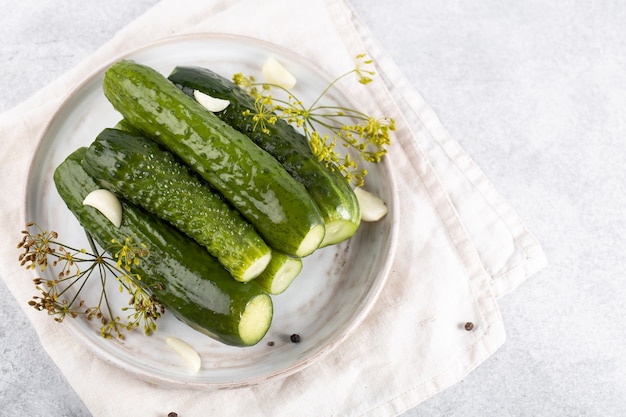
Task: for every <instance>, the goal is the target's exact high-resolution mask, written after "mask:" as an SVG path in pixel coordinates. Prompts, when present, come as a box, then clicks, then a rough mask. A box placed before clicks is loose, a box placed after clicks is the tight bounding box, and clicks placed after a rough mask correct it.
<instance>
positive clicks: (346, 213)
mask: <svg viewBox="0 0 626 417" xmlns="http://www.w3.org/2000/svg"><path fill="white" fill-rule="evenodd" d="M168 78H169V79H170V81H172V82H173V83H174V84H176V85H178V86H179V88H182V90H183V91H184V92H185V93H187V94H188V95H190V96H193V91H194V90H198V91H200V92H202V93H205V94H208V95H209V96H211V97H215V98H220V99H224V100H228V101H230V104H229V106H228V107H226V109H224V110H223V111H221V112H216V113H215V114H216V116H218V117H219V118H220V119H222V120H223V121H225V122H226V123H228V124H229V125H231V126H232V127H234V128H235V129H237V130H239V131H240V132H242V133H245V134H246V135H248V136H249V137H250V138H251V139H252V140H253V141H254V142H255V143H256V144H257V145H259V146H260V147H261V148H263V149H265V150H266V151H267V152H269V153H270V154H272V155H273V156H274V157H275V158H276V159H278V160H279V161H280V163H281V164H283V166H284V167H285V169H286V170H287V171H288V172H289V173H290V174H291V175H292V176H293V177H294V178H295V179H296V180H298V181H299V182H300V183H301V184H303V185H304V186H305V188H306V189H307V191H308V192H309V194H310V195H311V197H312V198H313V200H314V201H315V203H316V204H317V206H318V207H319V208H320V211H321V213H322V217H323V218H324V223H325V226H326V236H325V237H324V241H323V242H322V244H321V245H320V246H322V247H323V246H327V245H331V244H335V243H339V242H341V241H343V240H346V239H348V238H349V237H351V236H352V235H353V234H354V233H355V232H356V230H357V228H358V227H359V223H360V220H361V216H360V209H359V204H358V201H357V199H356V196H355V195H354V192H353V191H352V187H351V186H350V183H349V182H348V181H347V180H346V179H345V178H344V177H343V175H342V174H341V173H340V172H339V171H338V170H330V169H328V168H327V167H326V166H324V164H323V163H322V162H320V161H319V160H318V159H317V157H316V156H315V155H313V153H312V152H311V149H310V147H309V144H308V140H307V138H306V137H305V136H304V135H302V134H301V133H299V132H298V131H297V130H295V129H294V128H293V126H291V125H290V124H289V123H287V122H286V121H285V120H282V119H278V120H277V121H276V123H275V124H273V125H272V124H267V125H266V127H267V129H268V130H269V134H267V133H263V132H262V131H261V129H255V128H254V123H253V122H252V120H251V118H250V116H244V115H243V113H244V111H246V110H248V111H250V112H251V113H252V114H254V113H255V112H256V110H255V106H254V104H255V103H254V101H255V100H254V98H253V97H252V96H250V95H249V94H248V93H247V92H245V91H243V90H242V89H241V88H239V86H237V85H236V84H235V83H233V82H231V81H229V80H228V79H226V78H224V77H222V76H220V75H219V74H216V73H215V72H213V71H211V70H209V69H206V68H198V67H176V68H175V69H174V71H173V72H172V73H171V74H170V75H169V77H168Z"/></svg>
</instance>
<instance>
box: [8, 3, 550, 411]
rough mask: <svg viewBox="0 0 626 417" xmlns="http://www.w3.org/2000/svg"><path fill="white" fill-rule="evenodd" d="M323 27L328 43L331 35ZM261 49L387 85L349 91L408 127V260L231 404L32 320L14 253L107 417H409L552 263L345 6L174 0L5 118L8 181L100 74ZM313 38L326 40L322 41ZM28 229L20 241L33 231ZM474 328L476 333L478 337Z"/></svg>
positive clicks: (76, 375) (404, 208) (402, 238)
mask: <svg viewBox="0 0 626 417" xmlns="http://www.w3.org/2000/svg"><path fill="white" fill-rule="evenodd" d="M320 27H321V28H323V30H320V29H319V28H320ZM204 32H211V33H228V34H239V35H246V36H252V37H255V38H259V39H262V40H266V41H270V42H273V43H275V44H278V45H281V46H283V47H286V48H289V49H291V50H294V51H296V52H297V53H299V54H301V55H303V56H305V57H306V58H308V59H310V60H312V61H315V62H317V63H319V65H320V66H322V67H323V69H324V70H326V71H327V72H328V73H330V74H340V73H343V72H344V71H345V70H346V68H352V66H353V65H354V63H353V57H354V56H355V55H357V54H358V53H362V52H366V53H367V54H368V55H369V56H370V57H372V58H373V59H374V60H375V63H376V66H377V73H378V74H377V79H376V81H375V82H373V83H371V84H369V85H368V87H367V92H366V93H365V96H364V93H363V91H360V92H357V91H347V93H348V94H351V95H352V97H356V98H357V101H358V105H359V106H364V107H365V110H367V111H369V112H371V113H375V114H377V113H378V114H381V115H391V116H393V117H395V118H396V121H397V131H396V133H395V136H394V138H393V140H394V143H393V145H392V146H391V148H390V153H389V155H388V158H389V161H390V162H391V165H392V167H393V168H392V171H393V176H394V179H395V181H396V184H397V188H398V195H399V198H398V202H397V203H396V204H398V207H397V209H398V210H399V213H400V215H399V222H400V224H399V230H401V233H400V234H399V236H398V239H399V240H398V244H397V250H396V253H395V255H394V259H393V265H392V269H391V273H390V276H389V278H388V281H387V284H386V286H385V288H384V289H383V291H382V293H381V295H380V297H379V299H378V301H377V302H376V304H375V305H374V307H373V309H372V311H371V312H370V313H369V315H368V316H367V318H366V319H365V321H364V322H363V323H362V324H361V325H360V326H359V327H358V328H357V329H356V330H355V331H354V332H353V334H352V335H351V337H350V338H348V339H347V340H346V341H344V342H343V343H342V344H341V345H339V346H338V347H337V348H335V349H334V350H333V351H332V352H330V353H329V354H327V355H326V356H324V357H323V358H322V359H321V360H319V361H317V362H316V363H314V364H312V365H310V366H309V367H307V368H306V369H304V370H302V371H300V372H298V373H297V374H295V375H292V376H289V377H286V378H283V379H280V380H276V381H272V382H267V383H264V384H261V385H258V386H253V387H247V388H238V389H232V390H219V391H201V392H199V391H192V390H185V389H164V388H160V387H158V386H154V385H152V384H149V383H147V382H144V381H142V380H139V379H135V378H134V377H133V376H130V375H128V374H127V373H125V372H124V371H122V370H120V369H118V368H116V367H114V366H112V365H111V364H108V363H106V362H104V361H101V360H100V359H98V358H97V357H96V356H94V355H93V354H92V353H91V352H90V351H88V350H87V349H86V348H84V347H83V346H82V345H80V344H78V343H75V341H74V340H73V339H72V337H71V336H70V334H69V332H68V331H67V329H66V328H64V326H63V325H58V324H56V323H54V322H53V321H52V320H50V318H49V317H47V316H46V315H45V314H42V313H38V312H36V311H34V310H33V309H32V308H29V307H28V306H27V301H28V300H29V299H30V297H31V296H32V295H33V288H32V281H31V276H30V274H28V273H27V272H25V271H23V270H21V269H20V268H19V267H18V263H17V262H16V257H17V255H18V251H17V250H16V249H15V246H14V244H13V243H12V242H14V241H13V240H12V239H10V240H9V239H5V240H3V241H2V243H1V244H0V245H1V246H0V256H1V258H0V259H2V263H1V265H0V267H1V269H0V275H1V276H2V278H3V279H4V280H5V282H6V284H7V286H8V287H9V289H10V290H11V292H12V293H13V295H14V296H15V297H16V299H17V300H18V302H19V303H20V305H22V306H24V310H25V312H26V314H27V315H28V317H29V319H30V320H31V321H32V323H33V326H34V327H35V329H36V331H37V333H38V335H39V337H40V339H41V342H42V345H43V346H44V348H45V349H46V350H47V352H48V353H49V355H50V357H51V358H52V359H53V360H54V362H55V363H56V364H57V366H58V367H59V369H60V370H61V371H62V372H63V374H64V375H65V376H66V377H67V379H68V381H69V382H70V384H71V385H72V387H73V388H74V389H75V390H76V392H77V393H78V395H79V396H80V397H81V398H82V400H83V401H84V402H85V404H86V406H87V407H88V408H89V410H90V411H91V412H92V413H93V415H94V416H112V415H141V416H165V415H167V413H168V411H176V412H178V413H179V414H180V415H181V416H207V415H219V416H230V415H233V416H234V415H271V416H283V415H284V416H292V415H301V416H337V415H341V416H379V415H388V416H391V415H397V414H400V413H402V412H403V411H405V410H407V409H409V408H412V407H414V406H415V405H417V404H419V403H420V402H421V401H423V400H424V399H426V398H428V397H429V396H432V395H434V394H435V393H437V392H438V391H440V390H442V389H445V388H447V387H449V386H450V385H452V384H454V383H456V382H458V381H460V380H461V379H462V378H463V377H464V376H465V375H466V374H467V373H468V372H470V371H471V370H472V369H474V368H475V367H476V366H478V365H479V364H481V363H482V362H483V361H484V360H485V359H486V358H487V357H489V356H490V355H491V354H492V353H493V352H494V351H495V350H497V349H498V347H500V346H501V345H502V343H504V340H505V330H504V326H503V323H502V319H501V317H500V314H499V310H498V303H497V301H498V297H500V296H501V295H503V294H506V293H507V292H509V291H512V290H513V289H514V288H515V287H516V286H517V285H519V284H520V283H521V282H522V281H523V280H525V279H526V278H527V277H529V276H530V275H532V274H533V273H535V272H537V271H538V270H540V269H541V268H542V267H543V266H544V265H545V263H546V259H545V257H544V255H543V252H542V250H541V247H540V245H539V244H538V242H537V241H536V239H535V238H534V237H533V235H532V234H531V233H530V232H529V231H528V230H527V229H526V228H525V227H524V225H523V224H522V222H521V221H520V219H519V218H518V216H517V215H516V213H515V212H514V210H513V208H512V207H510V205H509V204H508V203H507V202H506V201H505V200H504V199H503V198H502V197H501V196H500V195H499V194H498V193H497V191H496V190H495V189H494V187H493V185H492V184H491V183H490V182H489V180H488V179H487V178H486V177H485V176H484V174H483V173H482V172H481V170H480V169H479V168H478V167H477V166H476V165H475V164H474V162H473V161H472V160H471V159H470V158H469V157H468V156H467V155H466V154H465V153H464V151H463V150H462V149H461V147H460V146H459V145H458V143H457V142H456V141H455V140H454V139H453V138H451V137H450V136H449V135H448V133H447V132H446V131H445V129H444V128H443V126H442V125H441V123H440V122H439V120H438V119H437V117H436V115H435V114H434V113H433V112H432V110H431V109H430V108H429V107H428V106H427V104H426V103H425V102H424V101H423V99H422V98H421V97H420V95H419V94H418V93H417V92H416V91H415V90H414V88H413V87H412V86H411V84H410V83H409V82H408V81H407V80H406V79H405V78H404V76H403V75H402V74H401V73H400V72H399V70H398V69H397V67H396V66H395V64H394V63H393V62H392V60H391V59H390V58H389V57H388V56H387V55H386V53H385V51H384V50H382V48H380V46H379V45H378V44H377V42H376V40H375V39H373V38H372V36H371V35H370V34H369V33H368V31H367V28H365V27H364V25H363V24H362V23H361V22H360V21H359V19H358V17H357V16H356V15H355V13H354V12H353V10H352V9H351V7H350V5H349V4H348V3H347V2H346V1H345V0H340V1H332V0H289V1H287V0H270V1H265V2H263V3H262V5H259V2H256V1H252V0H239V1H220V0H213V1H207V2H196V1H193V0H163V1H162V2H160V3H158V4H157V5H156V6H155V7H154V8H153V9H151V10H150V11H148V12H147V13H146V14H145V15H143V16H142V17H140V18H139V19H137V20H136V21H135V22H133V23H132V24H130V25H129V26H128V27H126V28H125V29H123V30H122V31H120V32H119V33H118V34H117V35H116V36H115V37H114V38H113V39H111V40H110V41H109V42H108V43H107V44H105V45H104V46H103V47H101V48H100V49H99V50H98V51H97V52H95V53H94V54H93V55H92V56H90V57H88V58H87V59H86V60H85V61H84V62H82V63H81V64H80V65H78V66H77V67H76V68H74V69H73V70H71V71H70V72H68V73H67V74H65V75H64V76H62V77H61V78H60V79H58V80H57V81H55V82H54V83H52V84H50V85H49V86H48V87H46V88H44V89H43V90H41V91H40V92H39V93H37V94H35V95H34V96H33V97H31V98H30V99H29V100H27V101H26V102H24V103H23V104H21V105H19V106H18V107H16V108H15V109H13V110H10V111H8V112H6V113H5V114H3V115H1V116H0V137H2V138H3V144H4V145H5V147H6V149H5V152H4V153H3V154H2V156H0V166H1V167H2V168H0V169H2V175H0V181H1V184H2V190H3V192H4V194H5V195H8V194H12V195H23V194H24V188H25V178H26V173H27V170H28V165H29V160H30V157H31V156H32V154H33V152H34V150H35V147H36V146H37V138H38V135H39V134H40V132H41V130H42V129H43V128H44V126H45V124H46V123H47V122H48V120H49V119H50V117H51V116H52V114H53V112H54V111H55V110H56V108H57V107H58V106H59V104H60V103H61V99H62V98H63V97H64V95H65V94H66V92H67V91H72V89H74V88H76V86H78V84H79V83H80V81H81V80H82V79H84V78H85V77H86V76H87V75H89V73H90V71H91V70H92V68H94V67H99V66H100V65H101V64H102V63H103V62H106V61H110V60H111V59H113V58H115V57H117V56H119V55H120V54H122V53H125V52H127V51H128V50H130V49H133V48H135V47H138V46H141V45H145V44H147V43H149V42H151V41H154V40H157V39H160V38H163V37H166V36H171V35H175V34H183V33H204ZM313 33H314V34H315V35H314V36H313ZM0 210H1V215H2V216H3V219H4V222H3V223H2V225H1V226H0V227H1V228H2V231H3V232H4V236H15V242H17V240H19V230H17V229H15V228H16V225H19V224H22V223H23V222H24V221H25V219H24V217H23V216H24V214H23V207H22V201H20V200H19V199H17V200H13V201H6V202H5V203H4V204H3V205H2V207H1V209H0ZM18 229H19V226H18ZM468 321H471V322H472V323H474V329H473V330H472V331H471V332H468V331H466V330H464V328H463V324H464V323H466V322H468Z"/></svg>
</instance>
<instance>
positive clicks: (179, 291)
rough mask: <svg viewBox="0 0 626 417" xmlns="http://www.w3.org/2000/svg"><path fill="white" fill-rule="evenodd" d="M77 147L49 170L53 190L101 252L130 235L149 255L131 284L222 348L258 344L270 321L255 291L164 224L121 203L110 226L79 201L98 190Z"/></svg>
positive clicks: (269, 310) (268, 303)
mask: <svg viewBox="0 0 626 417" xmlns="http://www.w3.org/2000/svg"><path fill="white" fill-rule="evenodd" d="M85 151H86V149H85V148H80V149H78V150H76V151H75V152H74V153H72V154H71V155H70V156H69V157H68V158H67V159H66V160H65V161H64V162H62V163H61V164H60V165H59V166H58V167H57V169H56V170H55V172H54V182H55V185H56V188H57V191H58V193H59V195H60V196H61V198H62V199H63V200H64V201H65V204H66V205H67V207H68V208H69V209H70V211H71V212H72V213H73V214H74V215H75V216H76V218H77V219H78V220H79V222H80V224H81V225H82V226H83V227H84V228H85V230H86V231H87V232H88V233H89V234H90V235H91V236H93V238H94V239H95V240H96V241H97V242H98V244H100V245H101V246H102V247H103V248H105V249H107V248H109V249H111V241H112V239H115V240H117V241H119V242H124V240H125V239H126V238H127V237H133V238H136V239H137V240H139V241H140V242H141V243H143V244H145V245H146V247H147V249H148V251H149V255H147V256H146V257H144V258H142V259H141V261H140V262H139V264H138V265H136V266H133V267H132V272H133V273H138V274H139V275H140V276H141V280H139V281H137V284H138V285H141V286H142V288H144V289H145V290H146V291H147V292H148V293H149V294H151V296H153V297H154V298H155V299H157V300H158V301H159V302H160V303H161V304H162V305H163V306H164V307H165V308H166V309H167V311H169V312H170V313H172V314H173V315H174V316H175V317H177V318H178V319H179V320H180V321H182V322H184V323H186V324H188V325H189V326H191V327H192V328H194V329H196V330H198V331H199V332H202V333H204V334H206V335H208V336H210V337H212V338H214V339H216V340H219V341H221V342H223V343H225V344H228V345H234V346H250V345H254V344H256V343H258V342H259V341H260V340H261V339H262V338H263V336H264V335H265V334H266V332H267V330H268V329H269V326H270V324H271V321H272V315H273V305H272V300H271V297H270V296H269V295H267V294H266V293H264V292H263V291H262V290H261V289H260V287H258V286H252V285H249V284H244V283H241V282H237V281H235V280H234V279H232V277H231V276H230V274H229V273H228V271H226V269H224V267H223V266H222V265H221V264H220V263H219V262H218V261H217V259H215V258H214V257H212V256H211V255H210V254H209V252H207V250H206V249H205V248H204V247H202V246H200V245H198V244H197V243H196V242H194V241H193V240H191V239H190V238H189V237H187V236H186V235H184V234H183V233H181V232H180V231H178V229H176V228H175V227H173V226H171V225H170V224H168V223H166V222H165V221H163V220H161V219H159V218H157V217H156V216H153V215H152V214H150V213H147V212H146V211H144V210H142V209H140V208H138V207H136V206H134V205H132V204H130V203H127V202H126V201H124V200H123V199H122V200H121V203H122V210H123V211H122V224H121V226H120V227H119V228H117V227H115V225H114V224H113V223H111V222H110V221H109V220H108V219H107V218H106V217H105V216H104V215H103V214H101V213H100V212H99V211H98V210H96V209H95V208H93V207H90V206H86V205H83V200H84V198H85V197H86V196H87V195H88V194H89V193H90V192H91V191H93V190H96V189H99V188H100V186H99V185H98V184H97V183H96V182H95V180H94V179H93V178H92V177H91V176H90V175H89V174H87V172H86V171H85V170H84V169H83V167H82V159H83V157H84V154H85Z"/></svg>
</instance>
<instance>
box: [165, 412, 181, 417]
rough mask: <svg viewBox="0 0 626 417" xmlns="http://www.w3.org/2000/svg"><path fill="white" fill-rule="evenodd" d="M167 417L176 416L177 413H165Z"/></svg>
mask: <svg viewBox="0 0 626 417" xmlns="http://www.w3.org/2000/svg"><path fill="white" fill-rule="evenodd" d="M167 417H178V413H175V412H173V411H172V412H171V413H167Z"/></svg>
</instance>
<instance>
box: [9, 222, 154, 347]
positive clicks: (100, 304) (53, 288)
mask: <svg viewBox="0 0 626 417" xmlns="http://www.w3.org/2000/svg"><path fill="white" fill-rule="evenodd" d="M31 229H33V230H32V231H31ZM22 234H23V238H22V240H21V242H20V243H19V244H18V245H17V247H18V248H21V249H23V252H22V253H21V254H20V255H19V258H18V260H19V262H20V264H21V266H23V267H25V268H26V269H32V270H39V271H41V272H42V273H43V272H44V271H45V270H46V269H48V268H54V269H56V270H57V273H56V276H55V277H54V278H42V277H37V278H35V279H34V280H33V281H34V283H35V288H36V290H37V291H39V293H38V295H35V296H33V298H32V299H31V300H30V301H29V303H28V304H29V305H30V306H32V307H34V308H35V309H36V310H39V311H47V312H48V314H49V315H51V316H54V320H56V321H57V322H62V321H63V320H64V319H65V318H66V317H70V318H76V317H79V316H84V317H86V318H87V320H98V321H99V322H100V324H101V327H100V333H101V335H102V336H103V337H105V338H111V337H113V336H116V337H118V338H121V339H123V338H124V332H125V331H128V330H132V329H134V328H137V327H139V326H140V325H141V326H143V330H144V333H145V334H151V333H153V332H154V331H155V330H156V324H155V321H156V320H157V319H158V318H159V317H161V315H162V314H163V313H164V312H165V309H164V308H163V306H162V305H160V304H159V303H158V302H157V301H155V300H153V299H152V298H151V297H150V295H149V294H148V293H147V292H146V291H144V289H142V288H141V287H140V286H139V285H138V284H137V283H138V282H139V281H141V276H139V274H136V273H133V272H132V267H133V266H137V265H138V264H139V262H140V260H141V258H144V257H146V256H147V255H148V250H147V248H146V247H145V245H143V244H136V243H135V242H134V239H133V238H132V237H127V238H126V239H125V240H124V242H119V241H117V240H112V241H111V246H110V247H109V248H107V249H108V250H99V249H98V248H97V246H96V244H95V242H94V240H93V239H92V237H91V236H90V235H89V234H87V239H88V242H89V245H90V250H91V251H87V250H86V249H77V248H74V247H72V246H70V245H67V244H65V243H62V242H60V241H59V240H58V237H59V235H58V233H57V232H55V231H47V230H44V229H42V228H41V227H39V225H37V224H35V223H28V224H27V225H26V230H23V231H22ZM108 253H114V256H110V255H109V254H108ZM108 279H116V280H117V281H118V282H119V291H120V292H122V293H124V292H125V293H127V294H129V296H130V299H129V302H128V306H126V307H123V308H122V311H125V312H128V314H127V316H126V317H125V318H121V317H120V315H119V314H118V313H116V312H115V311H114V309H113V308H112V307H111V305H110V302H109V293H108V292H107V290H106V283H107V280H108ZM93 280H96V281H98V283H99V284H100V286H101V289H100V293H99V296H98V297H97V301H96V303H95V304H94V305H89V306H87V305H86V302H85V300H84V299H82V298H81V297H80V294H81V292H82V291H83V290H84V289H85V288H86V287H87V285H86V284H87V282H88V281H93ZM70 288H73V289H74V290H75V291H73V292H72V291H69V290H70Z"/></svg>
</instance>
